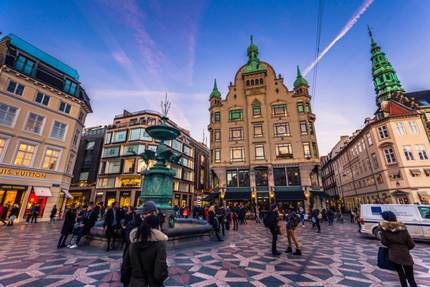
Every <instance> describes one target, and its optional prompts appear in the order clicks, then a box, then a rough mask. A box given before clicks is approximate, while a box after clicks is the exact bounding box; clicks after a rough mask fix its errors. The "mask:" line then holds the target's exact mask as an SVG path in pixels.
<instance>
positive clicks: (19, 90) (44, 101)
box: [7, 81, 72, 114]
mask: <svg viewBox="0 0 430 287" xmlns="http://www.w3.org/2000/svg"><path fill="white" fill-rule="evenodd" d="M24 89H25V87H24V86H23V85H21V84H18V83H17V82H14V81H9V84H8V86H7V91H8V92H9V93H12V94H15V95H18V96H22V94H23V93H24ZM50 99H51V97H50V96H48V95H46V94H44V93H42V92H39V91H37V92H36V96H35V97H34V101H35V102H36V103H38V104H40V105H44V106H48V105H49V101H50ZM71 109H72V106H71V105H70V104H68V103H65V102H63V101H60V105H59V106H58V110H59V111H60V112H62V113H65V114H70V110H71Z"/></svg>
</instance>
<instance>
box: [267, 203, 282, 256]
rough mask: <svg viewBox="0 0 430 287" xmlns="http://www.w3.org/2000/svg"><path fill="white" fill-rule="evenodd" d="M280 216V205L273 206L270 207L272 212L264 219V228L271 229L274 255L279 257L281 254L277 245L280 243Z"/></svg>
mask: <svg viewBox="0 0 430 287" xmlns="http://www.w3.org/2000/svg"><path fill="white" fill-rule="evenodd" d="M278 221H279V214H278V205H277V204H275V203H274V204H272V205H271V206H270V211H269V212H268V213H267V214H266V216H265V217H264V219H263V223H264V226H265V227H266V228H269V230H270V233H271V234H272V255H274V256H279V255H281V252H279V251H278V249H277V248H276V243H277V241H278V234H279V232H280V230H279V226H278Z"/></svg>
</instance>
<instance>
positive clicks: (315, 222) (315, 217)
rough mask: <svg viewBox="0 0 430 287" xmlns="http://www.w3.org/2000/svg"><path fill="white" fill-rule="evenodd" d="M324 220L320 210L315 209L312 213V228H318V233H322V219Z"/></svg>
mask: <svg viewBox="0 0 430 287" xmlns="http://www.w3.org/2000/svg"><path fill="white" fill-rule="evenodd" d="M321 218H322V216H321V213H320V211H319V209H317V208H315V209H314V210H312V213H311V221H312V228H314V227H316V228H317V232H318V233H321V226H320V219H321Z"/></svg>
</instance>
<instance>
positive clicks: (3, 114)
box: [0, 103, 80, 146]
mask: <svg viewBox="0 0 430 287" xmlns="http://www.w3.org/2000/svg"><path fill="white" fill-rule="evenodd" d="M18 114H19V109H18V108H17V107H13V106H10V105H7V104H4V103H0V125H4V126H7V127H10V128H14V127H15V122H16V119H17V117H18ZM46 121H47V119H46V117H45V116H43V115H39V114H36V113H33V112H29V113H28V114H27V118H26V120H25V122H24V126H23V130H24V131H26V132H31V133H34V134H37V135H42V133H43V130H44V127H45V124H46ZM66 133H67V124H65V123H62V122H60V121H57V120H54V121H53V123H52V127H51V132H50V133H49V137H50V138H52V139H56V140H60V141H64V139H65V136H66ZM79 136H80V131H79V129H76V130H75V134H74V136H73V140H72V141H73V145H74V146H76V145H77V144H78V141H79Z"/></svg>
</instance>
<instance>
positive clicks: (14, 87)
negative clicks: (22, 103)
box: [7, 81, 24, 96]
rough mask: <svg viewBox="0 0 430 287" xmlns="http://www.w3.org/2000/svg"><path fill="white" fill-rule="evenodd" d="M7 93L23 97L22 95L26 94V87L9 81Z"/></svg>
mask: <svg viewBox="0 0 430 287" xmlns="http://www.w3.org/2000/svg"><path fill="white" fill-rule="evenodd" d="M7 91H8V92H9V93H12V94H15V95H18V96H22V93H23V92H24V86H23V85H21V84H18V83H17V82H14V81H9V85H8V86H7Z"/></svg>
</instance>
